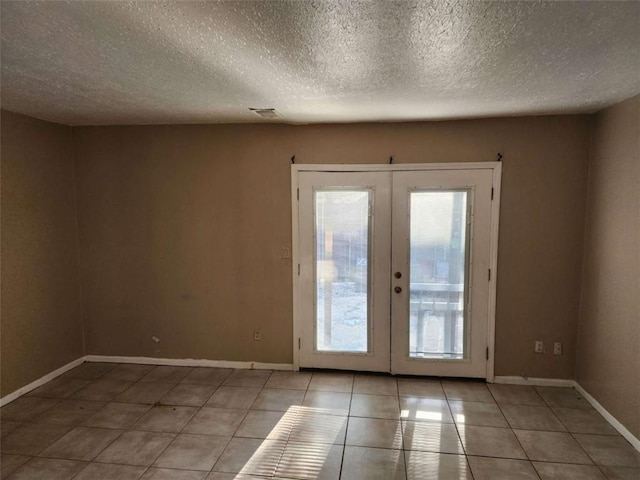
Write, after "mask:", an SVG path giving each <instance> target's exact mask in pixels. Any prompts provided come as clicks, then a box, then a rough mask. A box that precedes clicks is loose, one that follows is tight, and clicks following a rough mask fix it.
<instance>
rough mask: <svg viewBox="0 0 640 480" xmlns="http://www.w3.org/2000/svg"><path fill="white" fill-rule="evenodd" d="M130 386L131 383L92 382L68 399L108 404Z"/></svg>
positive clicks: (113, 381)
mask: <svg viewBox="0 0 640 480" xmlns="http://www.w3.org/2000/svg"><path fill="white" fill-rule="evenodd" d="M131 385H133V384H132V383H131V382H118V381H115V380H94V381H93V382H91V383H90V384H89V385H87V386H86V387H82V388H81V389H80V390H78V391H77V392H75V393H74V394H73V395H71V396H70V398H73V399H75V400H91V401H94V402H110V401H111V400H113V399H114V398H116V397H117V396H118V395H119V394H120V393H122V392H124V391H125V390H126V389H127V388H129V387H130V386H131Z"/></svg>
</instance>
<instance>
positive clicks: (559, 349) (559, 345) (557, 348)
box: [553, 342, 562, 355]
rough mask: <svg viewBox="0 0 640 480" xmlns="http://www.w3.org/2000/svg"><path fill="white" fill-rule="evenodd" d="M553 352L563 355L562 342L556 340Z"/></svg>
mask: <svg viewBox="0 0 640 480" xmlns="http://www.w3.org/2000/svg"><path fill="white" fill-rule="evenodd" d="M553 354H554V355H562V342H556V343H554V344H553Z"/></svg>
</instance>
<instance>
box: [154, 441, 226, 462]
mask: <svg viewBox="0 0 640 480" xmlns="http://www.w3.org/2000/svg"><path fill="white" fill-rule="evenodd" d="M229 440H230V438H229V437H218V436H208V435H188V434H180V435H178V436H177V437H176V438H175V440H173V442H171V444H170V445H169V446H168V447H167V449H166V450H165V451H164V453H163V454H162V455H160V458H158V460H156V462H155V464H154V466H156V467H162V468H177V469H184V470H202V471H208V470H211V468H212V467H213V465H214V464H215V463H216V461H217V460H218V458H219V457H220V455H221V454H222V452H223V451H224V449H225V447H226V446H227V443H229Z"/></svg>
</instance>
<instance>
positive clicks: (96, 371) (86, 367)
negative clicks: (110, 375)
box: [62, 362, 116, 380]
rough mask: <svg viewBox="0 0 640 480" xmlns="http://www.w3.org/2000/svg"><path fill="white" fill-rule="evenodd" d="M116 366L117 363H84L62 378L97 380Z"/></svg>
mask: <svg viewBox="0 0 640 480" xmlns="http://www.w3.org/2000/svg"><path fill="white" fill-rule="evenodd" d="M115 366H116V364H115V363H98V362H84V363H83V364H81V365H78V366H77V367H75V368H72V369H71V370H69V371H68V372H66V373H65V374H64V375H62V376H63V377H67V378H68V377H71V378H86V379H88V380H95V379H97V378H100V377H102V376H103V375H104V374H105V373H107V372H109V371H110V370H111V369H113V368H114V367H115Z"/></svg>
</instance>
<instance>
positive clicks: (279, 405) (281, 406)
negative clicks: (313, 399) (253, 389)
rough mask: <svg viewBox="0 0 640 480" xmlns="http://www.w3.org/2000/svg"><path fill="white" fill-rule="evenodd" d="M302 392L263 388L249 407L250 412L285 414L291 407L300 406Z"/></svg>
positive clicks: (302, 396)
mask: <svg viewBox="0 0 640 480" xmlns="http://www.w3.org/2000/svg"><path fill="white" fill-rule="evenodd" d="M303 399H304V391H300V390H279V389H269V388H263V389H262V390H261V391H260V393H259V394H258V396H257V397H256V399H255V401H254V402H253V404H252V405H251V409H252V410H274V411H279V412H286V411H287V410H289V408H291V407H292V406H297V405H302V400H303Z"/></svg>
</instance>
